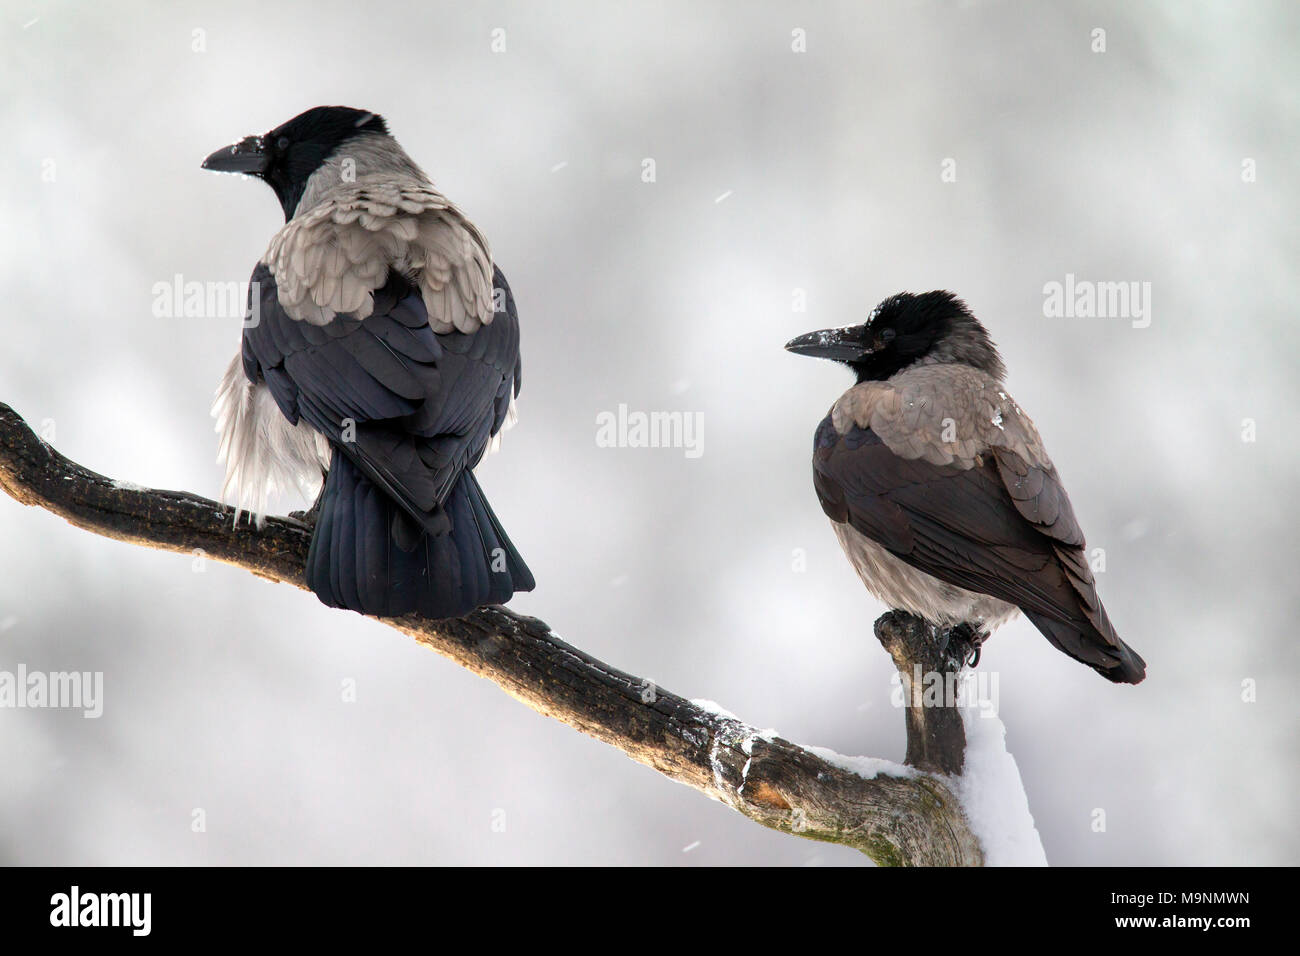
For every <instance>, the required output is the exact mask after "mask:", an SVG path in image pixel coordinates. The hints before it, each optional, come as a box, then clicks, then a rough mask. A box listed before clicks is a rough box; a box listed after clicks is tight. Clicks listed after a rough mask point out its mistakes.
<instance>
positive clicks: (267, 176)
mask: <svg viewBox="0 0 1300 956" xmlns="http://www.w3.org/2000/svg"><path fill="white" fill-rule="evenodd" d="M387 132H388V125H387V124H386V123H385V122H384V118H383V117H382V116H379V115H378V114H376V113H369V112H367V111H366V110H354V109H352V108H351V107H347V106H317V107H315V108H314V109H310V110H308V111H307V112H305V113H300V114H299V115H297V116H295V117H294V118H293V119H291V120H289V122H287V123H284V124H283V125H280V126H277V127H276V128H275V129H273V130H271V132H269V133H267V134H265V135H263V136H248V137H245V138H244V139H242V140H240V141H239V142H238V143H235V144H234V145H233V146H223V147H222V148H221V149H219V150H217V151H216V152H215V153H213V154H212V155H211V156H209V157H208V158H207V159H205V160H204V161H203V168H204V169H211V170H215V171H216V172H219V173H245V174H247V175H249V176H256V177H258V178H259V179H263V180H265V181H266V182H267V183H268V184H269V185H270V187H271V188H272V189H274V190H275V195H276V198H277V199H279V200H280V205H281V206H282V207H283V208H284V218H285V219H289V218H290V217H292V216H293V211H294V209H296V208H297V206H298V200H300V199H301V198H302V193H303V189H304V188H305V187H306V185H307V180H308V179H309V178H310V177H311V174H312V173H314V172H316V170H317V169H319V168H320V166H321V164H322V163H323V162H325V160H327V159H329V158H330V156H332V155H334V154H335V153H336V152H338V151H339V148H340V147H342V146H344V145H345V144H346V143H347V142H348V141H349V140H352V139H354V138H356V137H357V136H361V135H364V134H367V133H381V134H382V133H387Z"/></svg>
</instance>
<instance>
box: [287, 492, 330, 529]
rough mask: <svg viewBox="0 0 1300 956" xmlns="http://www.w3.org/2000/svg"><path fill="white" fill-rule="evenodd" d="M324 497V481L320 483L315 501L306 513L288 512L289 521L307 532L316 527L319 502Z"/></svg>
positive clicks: (318, 515)
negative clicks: (296, 523) (294, 522)
mask: <svg viewBox="0 0 1300 956" xmlns="http://www.w3.org/2000/svg"><path fill="white" fill-rule="evenodd" d="M324 497H325V481H324V480H323V479H322V480H321V483H320V491H318V492H317V493H316V500H315V501H313V502H312V504H311V507H310V508H308V509H307V510H306V511H290V512H289V520H290V521H296V522H298V524H300V525H302V526H303V527H304V528H307V529H308V530H310V529H312V528H314V527H316V519H317V518H319V517H320V502H321V499H322V498H324Z"/></svg>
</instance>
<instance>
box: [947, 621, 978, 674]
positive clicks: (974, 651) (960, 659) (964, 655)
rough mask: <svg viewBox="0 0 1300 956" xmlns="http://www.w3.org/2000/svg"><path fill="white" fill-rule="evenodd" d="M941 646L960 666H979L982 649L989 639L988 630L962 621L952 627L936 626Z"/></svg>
mask: <svg viewBox="0 0 1300 956" xmlns="http://www.w3.org/2000/svg"><path fill="white" fill-rule="evenodd" d="M936 630H937V632H938V637H939V647H940V650H942V651H943V652H944V653H945V654H946V655H947V656H948V658H949V659H950V660H952V661H953V662H954V663H956V664H957V665H958V666H959V667H960V666H963V665H964V666H967V667H978V666H979V663H980V649H981V648H982V647H983V646H984V642H985V641H986V640H988V637H989V635H988V632H987V631H984V630H982V629H981V628H980V627H978V626H977V625H974V624H970V623H967V622H966V621H962V622H961V623H960V624H954V625H953V626H952V627H946V628H945V627H941V628H936Z"/></svg>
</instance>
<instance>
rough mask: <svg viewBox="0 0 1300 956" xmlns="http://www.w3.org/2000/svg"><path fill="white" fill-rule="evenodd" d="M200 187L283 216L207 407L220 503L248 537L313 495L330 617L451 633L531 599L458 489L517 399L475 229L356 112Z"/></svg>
mask: <svg viewBox="0 0 1300 956" xmlns="http://www.w3.org/2000/svg"><path fill="white" fill-rule="evenodd" d="M203 168H204V169H211V170H216V171H218V172H235V173H244V174H246V175H249V176H254V177H256V178H258V179H261V180H262V181H263V182H265V183H267V184H268V185H269V186H270V187H271V188H272V190H274V191H275V195H276V198H277V199H279V201H280V205H281V207H283V209H284V217H285V225H284V227H283V228H282V229H281V230H280V231H279V232H277V233H276V234H275V236H274V237H273V238H272V239H271V244H270V246H269V247H268V248H267V250H266V253H265V254H264V255H263V256H262V258H261V261H259V262H258V263H257V266H256V268H255V269H254V270H253V278H252V284H251V288H250V293H249V313H248V318H247V319H246V321H245V328H244V332H243V341H242V344H241V347H240V350H239V352H238V354H236V356H235V358H234V361H233V362H231V364H230V368H229V369H228V371H227V372H226V375H225V378H224V379H223V380H222V382H221V385H220V387H219V389H218V393H217V399H216V402H215V404H214V405H213V415H214V416H215V417H216V419H217V431H218V433H219V434H220V435H221V443H220V449H221V460H222V461H224V462H225V465H226V481H225V485H224V486H223V489H222V496H223V498H225V499H227V500H230V499H233V500H234V501H235V502H236V505H237V507H239V508H240V509H244V510H249V511H252V512H254V513H256V514H257V515H258V517H259V520H260V518H261V516H262V515H264V514H265V511H266V502H267V497H268V495H269V494H270V493H271V492H272V491H276V490H283V489H285V488H290V487H295V486H296V487H298V488H300V489H302V490H303V491H304V492H305V493H307V494H308V495H310V494H311V493H312V492H314V491H315V489H316V488H317V487H318V486H320V485H321V483H322V482H323V488H321V490H320V496H319V498H317V501H316V505H315V506H314V507H313V509H312V512H313V513H314V515H315V522H314V528H313V533H312V541H311V550H310V552H309V554H308V557H307V584H308V586H309V587H310V588H311V589H312V590H313V591H314V592H315V593H316V594H317V596H318V597H319V598H320V599H321V600H322V601H323V602H324V603H325V604H327V605H329V606H331V607H342V608H350V609H352V610H354V611H359V612H361V613H362V614H373V615H380V616H397V615H402V614H407V613H412V612H414V613H418V614H421V615H423V616H425V617H431V618H446V617H460V616H462V615H464V614H467V613H468V612H469V611H471V610H473V609H474V608H476V607H480V606H482V605H486V604H503V603H505V602H506V601H508V600H509V599H510V597H511V596H512V595H513V594H514V593H515V592H516V591H530V590H532V588H533V576H532V574H531V572H529V570H528V568H527V566H526V565H525V564H524V562H523V559H522V558H521V557H520V556H519V553H518V552H517V551H516V550H515V547H514V545H513V544H511V543H510V539H509V538H507V537H506V533H505V531H504V530H503V529H502V527H501V523H500V522H499V521H498V520H497V518H496V515H495V514H493V512H492V509H491V507H489V506H488V503H487V500H486V499H485V498H484V497H483V492H482V490H481V489H480V488H479V484H478V482H477V481H476V480H475V478H474V474H473V471H472V469H473V468H474V466H475V465H477V464H478V462H479V460H480V459H481V458H482V457H483V455H484V453H485V452H486V451H487V450H488V449H489V447H490V446H494V445H495V443H496V442H497V440H498V439H499V433H500V431H501V429H502V427H503V426H504V425H506V424H507V423H508V422H509V421H512V420H513V417H514V399H515V396H516V395H518V393H519V383H520V360H519V318H518V315H517V313H516V311H515V302H514V297H513V296H512V295H511V292H510V286H509V285H507V284H506V279H505V276H503V275H502V274H501V271H500V270H499V269H497V268H495V267H494V265H493V263H492V255H491V253H490V252H489V251H488V244H487V242H486V240H484V238H483V236H482V235H481V234H480V233H479V231H478V229H476V228H475V226H474V224H473V223H471V222H470V221H469V220H468V219H466V218H465V215H464V214H463V213H462V212H461V211H460V210H459V209H457V208H456V206H454V205H452V203H451V202H450V201H448V200H447V199H446V198H445V197H444V196H443V195H442V194H441V193H439V192H438V190H436V189H435V188H434V187H433V183H432V182H431V181H430V180H429V177H428V176H426V175H425V174H424V172H423V171H422V170H421V169H420V167H419V166H417V165H416V164H415V163H414V162H413V161H412V160H411V158H410V157H409V156H407V154H406V152H405V151H404V150H403V149H402V147H401V146H399V145H398V144H397V141H396V140H395V139H393V137H392V136H390V135H389V134H388V126H387V124H386V123H385V121H384V119H383V117H381V116H378V115H376V114H374V113H369V112H366V111H364V110H356V109H350V108H347V107H342V106H322V107H317V108H315V109H311V110H308V111H307V112H305V113H303V114H302V115H300V116H296V117H294V118H293V119H291V120H289V122H287V123H285V124H284V125H282V126H279V127H277V128H275V129H273V130H271V132H269V133H267V134H266V135H264V136H250V137H247V138H246V139H244V140H242V141H240V142H239V143H236V144H235V145H233V146H227V147H224V148H222V149H219V150H217V151H216V152H215V153H213V154H212V155H211V156H209V157H208V158H207V159H206V160H204V162H203ZM238 513H239V512H238V511H237V512H236V517H238Z"/></svg>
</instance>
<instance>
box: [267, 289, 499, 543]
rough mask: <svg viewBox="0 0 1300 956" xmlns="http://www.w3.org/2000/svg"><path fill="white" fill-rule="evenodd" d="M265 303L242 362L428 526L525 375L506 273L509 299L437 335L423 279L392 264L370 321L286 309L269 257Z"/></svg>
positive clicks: (290, 414) (292, 414) (287, 410)
mask: <svg viewBox="0 0 1300 956" xmlns="http://www.w3.org/2000/svg"><path fill="white" fill-rule="evenodd" d="M253 283H254V286H253V294H254V295H257V296H258V302H259V304H260V314H259V316H258V321H257V322H256V324H250V327H248V328H246V329H245V330H244V340H243V360H244V371H245V373H246V374H247V376H248V378H249V379H250V380H251V381H253V382H259V381H263V382H265V383H266V385H267V387H268V388H269V389H270V391H271V394H272V395H273V396H274V398H275V401H276V404H277V405H279V407H280V410H281V411H282V412H284V414H285V416H286V417H287V418H288V419H289V420H290V421H291V422H293V423H295V424H296V423H297V422H298V421H299V420H300V419H301V420H302V421H305V422H306V423H307V424H308V425H310V426H311V427H312V428H314V429H316V430H317V431H319V432H320V433H321V434H323V435H324V436H325V437H326V438H328V439H329V441H330V442H331V444H332V445H333V446H334V447H335V448H336V449H338V450H339V451H341V452H342V453H343V454H344V455H346V456H347V457H348V458H349V459H350V460H351V461H352V462H353V463H354V464H356V465H357V467H358V468H360V469H361V471H362V472H363V473H364V474H365V475H366V476H367V477H369V478H370V480H371V481H373V482H375V483H376V484H377V485H378V486H379V487H380V488H382V489H383V490H384V491H385V492H386V493H387V494H388V495H390V496H391V497H392V498H393V500H394V501H396V502H397V503H398V504H400V505H401V506H402V508H403V510H404V511H406V512H407V513H408V514H410V515H411V517H412V518H414V519H415V520H416V521H417V522H419V523H420V524H421V525H422V526H423V527H425V528H426V529H428V530H436V529H438V528H439V527H440V523H441V520H442V519H441V518H440V517H439V512H440V508H441V505H442V503H443V502H444V501H445V500H446V498H447V495H448V494H449V493H450V491H451V489H452V487H453V486H454V485H455V483H456V480H457V479H458V478H459V477H460V476H461V474H462V473H463V472H464V471H465V470H466V469H469V468H473V467H474V466H475V465H476V464H477V463H478V461H479V459H480V458H482V456H483V453H484V451H485V450H486V448H487V445H488V441H489V440H490V438H491V437H492V435H494V434H496V432H497V431H499V430H500V428H501V426H502V424H503V423H504V421H505V417H506V413H507V409H508V408H509V405H510V400H511V398H512V397H513V396H514V395H517V394H518V391H519V381H520V358H519V320H518V315H517V313H516V311H515V303H514V297H513V296H512V295H511V293H510V287H509V285H508V284H507V283H506V280H505V276H503V275H502V274H501V271H500V270H499V269H498V270H496V273H495V276H494V285H495V288H496V294H497V301H498V302H500V303H501V304H502V308H501V309H500V310H499V311H498V312H497V313H496V315H495V316H494V318H493V321H492V322H491V324H489V325H485V326H483V327H482V328H480V329H478V330H477V331H476V332H473V333H469V334H466V333H461V332H453V333H450V334H446V335H437V334H435V333H434V332H433V330H432V329H430V328H429V316H428V313H427V311H426V310H425V306H424V300H423V299H422V298H421V297H420V294H419V290H418V289H417V288H416V287H415V286H413V285H412V284H411V283H410V282H409V281H408V280H407V279H406V278H404V277H403V276H401V275H399V274H397V273H395V272H394V273H390V274H389V277H388V281H387V283H386V284H385V285H384V287H383V288H382V289H379V290H378V291H376V292H375V306H374V311H373V313H372V314H371V315H369V316H367V317H366V318H365V319H363V320H358V319H354V318H351V317H348V316H343V315H340V316H336V317H335V318H334V319H333V320H332V321H330V322H329V323H327V324H325V325H312V324H310V323H308V322H306V321H301V320H295V319H291V318H290V317H289V316H288V315H287V314H286V313H285V311H284V310H283V308H281V306H280V301H279V297H278V294H277V289H276V285H275V279H274V278H273V277H272V275H271V273H270V270H268V269H267V268H266V266H265V265H263V264H260V263H259V264H258V267H257V269H256V270H254V272H253Z"/></svg>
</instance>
